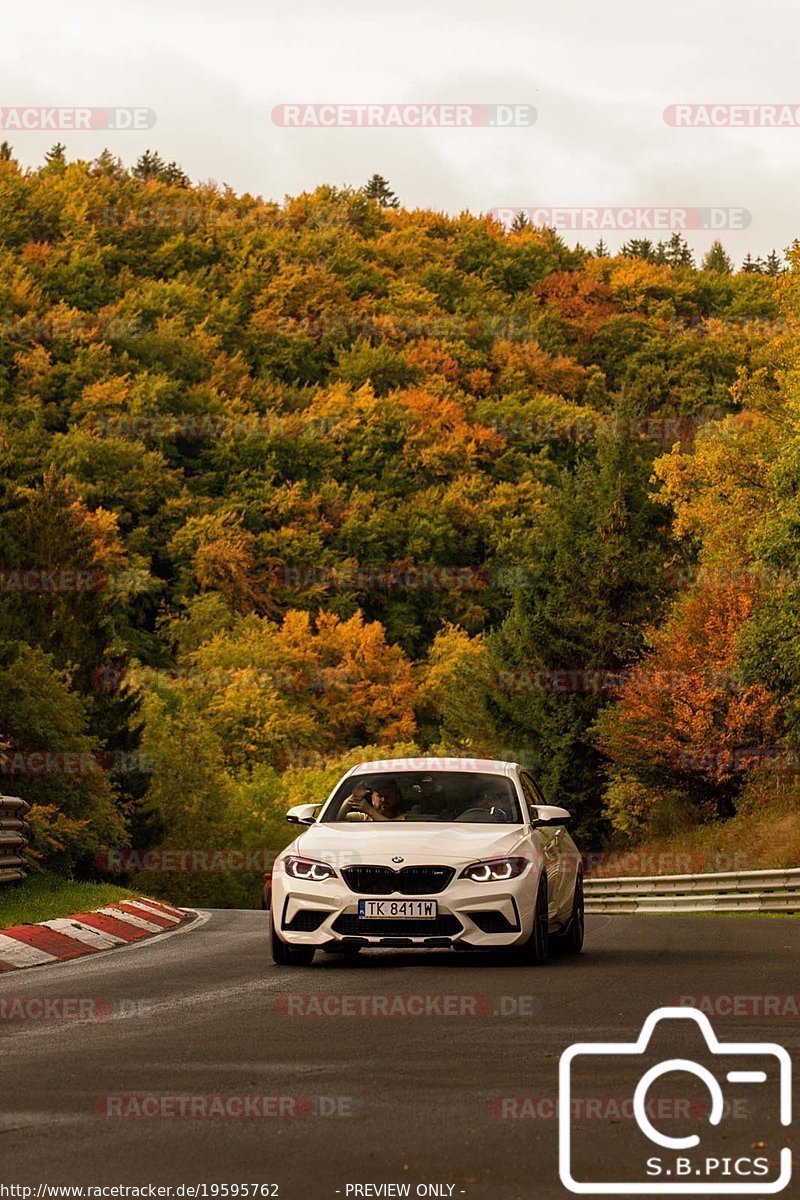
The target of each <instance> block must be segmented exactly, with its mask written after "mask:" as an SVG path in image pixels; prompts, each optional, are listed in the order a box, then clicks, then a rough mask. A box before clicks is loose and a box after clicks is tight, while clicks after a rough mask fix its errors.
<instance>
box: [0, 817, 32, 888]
mask: <svg viewBox="0 0 800 1200" xmlns="http://www.w3.org/2000/svg"><path fill="white" fill-rule="evenodd" d="M29 808H30V805H29V804H27V803H26V802H25V801H24V800H20V799H19V797H18V796H0V884H3V883H14V881H15V880H17V879H24V878H25V874H26V872H25V859H24V858H23V854H22V852H23V850H24V849H25V847H26V846H27V844H28V839H27V837H26V836H25V835H26V834H27V832H28V823H27V821H26V820H25V814H26V813H27V811H28V809H29Z"/></svg>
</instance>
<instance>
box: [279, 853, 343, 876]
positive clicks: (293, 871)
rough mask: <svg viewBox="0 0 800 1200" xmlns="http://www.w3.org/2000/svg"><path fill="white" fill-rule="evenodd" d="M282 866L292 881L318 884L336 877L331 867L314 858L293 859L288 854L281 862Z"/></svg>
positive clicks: (293, 857) (292, 856)
mask: <svg viewBox="0 0 800 1200" xmlns="http://www.w3.org/2000/svg"><path fill="white" fill-rule="evenodd" d="M283 866H284V870H285V871H286V874H287V875H291V877H292V879H310V880H311V881H312V882H313V883H320V882H321V880H323V879H334V878H335V877H336V872H335V871H334V869H333V867H330V866H328V864H327V863H324V862H317V860H316V859H314V858H295V856H294V855H292V854H290V855H288V856H287V857H286V858H285V859H284V860H283Z"/></svg>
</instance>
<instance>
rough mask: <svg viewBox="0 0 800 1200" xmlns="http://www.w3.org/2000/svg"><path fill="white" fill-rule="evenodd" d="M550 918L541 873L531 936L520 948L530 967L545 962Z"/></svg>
mask: <svg viewBox="0 0 800 1200" xmlns="http://www.w3.org/2000/svg"><path fill="white" fill-rule="evenodd" d="M549 924H550V917H549V915H548V911H547V876H546V875H545V873H544V871H542V875H541V878H540V880H539V890H538V891H537V893H536V908H535V910H534V914H533V929H532V930H531V936H530V937H529V938H528V940H527V942H526V943H525V945H524V946H523V947H522V950H521V954H522V957H523V959H524V960H525V962H527V963H528V964H529V965H530V966H533V967H539V966H542V965H543V964H544V963H546V962H547V956H548V953H549V950H550V936H549V933H548V927H549Z"/></svg>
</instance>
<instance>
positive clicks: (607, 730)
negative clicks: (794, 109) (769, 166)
mask: <svg viewBox="0 0 800 1200" xmlns="http://www.w3.org/2000/svg"><path fill="white" fill-rule="evenodd" d="M0 238H1V241H0V255H1V256H2V268H1V269H0V791H2V792H3V793H6V794H10V795H20V796H24V798H25V799H27V800H28V801H30V802H31V803H32V804H33V808H32V810H31V814H30V820H31V826H32V831H33V837H32V843H31V847H30V854H31V856H32V862H33V864H34V869H35V868H36V867H38V868H39V869H47V870H51V871H56V872H61V873H68V874H75V875H76V876H78V877H81V878H97V877H103V876H104V875H106V874H108V869H109V862H110V857H109V856H112V857H113V854H114V852H117V851H125V850H128V849H130V848H133V849H134V850H135V851H146V850H147V849H150V848H159V847H161V848H164V847H165V848H187V847H191V848H208V849H214V848H218V847H231V846H244V847H249V848H252V849H253V850H264V851H273V852H274V851H275V850H276V849H279V848H280V847H281V846H282V845H284V844H286V842H287V841H288V840H289V837H290V836H291V835H290V830H289V829H288V827H287V826H286V825H285V823H284V820H283V813H284V811H285V809H286V807H288V806H289V805H290V804H292V803H299V802H301V801H306V800H319V799H322V798H324V795H325V794H326V792H327V790H328V789H329V788H330V786H331V785H332V784H333V782H334V781H335V780H336V778H337V777H338V775H339V774H341V772H342V770H343V769H344V768H345V767H346V766H348V765H350V764H351V763H353V762H355V761H358V760H359V759H364V758H375V757H390V756H394V755H406V754H411V753H427V752H430V753H435V754H452V755H462V756H467V757H498V758H514V759H516V760H518V761H521V762H524V763H525V764H527V765H528V766H529V767H530V768H531V769H532V770H533V771H534V773H535V774H536V775H537V777H538V778H539V780H540V782H541V785H542V788H543V790H544V792H545V794H546V796H547V797H548V799H549V800H550V801H551V802H552V803H562V804H565V805H566V806H567V807H569V808H571V809H572V810H573V812H574V813H575V814H576V818H577V832H576V837H578V838H579V839H580V840H581V842H582V844H583V845H585V846H587V847H598V848H599V847H630V846H640V845H645V844H649V843H650V842H653V841H657V840H658V839H667V840H668V839H670V838H676V837H678V838H680V837H687V836H689V835H690V834H691V836H696V837H697V838H700V839H703V838H704V837H705V838H708V837H711V836H712V834H711V833H709V832H704V831H716V832H719V831H720V830H722V829H724V828H725V827H726V826H727V827H735V823H736V822H737V821H742V820H745V819H746V820H749V821H752V822H757V823H760V827H762V828H763V830H765V831H769V830H776V829H777V830H779V831H782V832H781V833H780V836H779V837H778V838H777V839H773V840H777V841H779V842H780V840H781V838H783V839H784V841H786V842H787V844H788V841H789V840H791V838H794V839H795V848H796V849H797V848H800V815H799V814H800V805H798V803H797V779H798V762H800V759H799V758H798V756H800V590H799V589H798V580H799V579H800V493H799V492H798V482H799V481H800V322H799V320H798V318H799V317H800V274H799V273H800V252H799V251H797V250H796V249H791V248H790V249H789V250H788V251H787V253H786V256H785V257H784V255H783V254H773V255H771V256H770V257H769V258H768V259H765V260H763V261H762V260H760V259H754V258H752V257H750V256H748V259H747V260H746V261H745V263H744V264H741V265H735V264H734V263H732V262H731V260H730V258H729V257H728V255H727V254H726V252H725V249H724V247H723V246H722V245H720V244H718V243H716V244H714V245H713V246H712V247H711V248H710V250H709V251H708V253H707V254H706V255H705V257H702V256H701V258H700V260H699V261H696V259H695V257H694V256H693V255H692V253H691V251H690V250H689V247H688V246H687V244H686V242H685V241H684V239H683V238H682V237H681V235H680V234H679V233H676V234H674V235H673V236H671V237H669V238H667V239H666V240H665V241H663V242H661V243H658V244H656V243H655V242H652V241H649V240H646V239H635V240H632V241H630V242H629V243H627V244H626V245H625V246H624V247H623V248H622V250H621V252H619V253H616V254H611V253H610V252H609V251H608V249H607V247H606V246H604V245H603V244H602V243H600V244H597V245H591V246H589V245H587V246H586V247H582V246H580V245H579V246H576V247H573V246H568V245H567V244H566V243H565V242H564V241H563V240H561V239H560V237H559V236H557V234H556V233H555V232H553V231H552V230H548V229H543V228H538V227H533V226H531V225H530V224H528V223H527V222H525V221H524V220H519V221H517V222H515V223H514V225H513V227H511V228H505V227H503V226H502V225H500V224H498V223H497V222H496V221H495V220H493V219H492V218H490V217H486V216H481V215H471V214H468V213H464V214H462V215H460V216H455V217H454V216H446V215H443V214H442V213H439V212H433V211H422V210H416V211H409V210H406V209H405V208H404V207H402V206H401V205H400V203H399V202H398V200H397V198H396V197H395V196H394V194H393V192H392V191H391V187H390V185H389V184H387V183H386V181H384V180H382V179H380V178H379V177H375V178H373V179H372V180H371V181H370V182H369V184H367V185H365V186H353V187H349V188H345V187H334V186H324V187H320V188H318V189H317V190H316V191H315V192H313V193H312V194H305V195H299V196H295V197H288V198H286V199H285V200H283V201H280V202H278V201H265V200H262V199H261V198H259V197H255V196H250V195H238V194H235V193H234V192H233V191H231V190H230V189H227V188H225V187H222V186H217V185H215V184H210V183H206V184H193V183H191V181H190V180H189V179H188V178H187V177H186V176H185V175H184V173H183V171H182V170H181V168H180V167H179V166H178V165H177V164H175V163H167V162H165V161H164V160H162V159H161V157H160V156H159V155H158V154H156V153H155V152H153V153H150V154H147V155H144V156H143V157H142V158H141V159H140V160H139V162H138V163H136V164H135V166H133V167H130V166H126V165H124V164H123V163H122V162H120V161H119V160H118V159H116V158H115V157H113V156H112V155H110V154H108V153H107V154H104V155H102V156H101V157H100V158H98V159H96V160H94V161H91V162H87V161H72V160H71V159H70V157H69V155H68V154H67V153H66V152H65V150H64V148H63V147H61V146H56V147H54V148H53V150H52V151H51V152H50V154H48V156H47V160H46V162H45V163H44V164H43V165H42V166H41V167H40V168H38V169H35V170H25V169H23V168H22V167H20V166H19V165H18V164H17V162H16V161H15V158H14V153H13V149H12V148H11V147H10V146H7V145H4V146H3V147H2V148H0ZM714 836H716V834H715V835H714ZM766 836H767V834H766V833H765V837H766ZM754 865H760V864H758V863H757V864H754ZM792 865H795V864H794V862H793V863H792ZM255 880H256V876H255V875H252V876H250V875H247V874H245V875H238V876H227V875H225V874H224V873H223V874H218V875H215V876H214V877H213V878H212V879H211V880H209V877H201V876H199V875H198V876H197V877H194V876H189V877H188V878H185V879H183V880H182V881H181V884H180V887H181V889H182V890H180V892H178V891H175V890H174V889H175V888H177V886H178V885H177V884H176V883H175V882H174V880H172V881H171V880H169V879H167V880H165V881H162V888H163V890H164V893H165V894H173V895H175V896H176V897H177V896H180V897H186V898H192V897H197V898H203V899H208V898H209V896H211V897H212V898H213V899H214V900H215V901H216V902H217V903H221V904H226V903H231V904H246V903H251V902H253V903H255V902H256V895H257V885H256V884H255V883H254V881H255ZM254 887H256V890H255V891H254ZM170 888H172V889H173V891H172V892H171V893H170Z"/></svg>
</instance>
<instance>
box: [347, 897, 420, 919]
mask: <svg viewBox="0 0 800 1200" xmlns="http://www.w3.org/2000/svg"><path fill="white" fill-rule="evenodd" d="M438 911H439V906H438V904H437V903H436V901H435V900H359V902H358V915H359V916H360V917H366V918H367V920H369V918H370V917H374V918H383V919H384V920H385V919H386V918H388V919H389V920H391V919H392V917H396V918H397V919H398V920H402V919H403V918H404V917H406V918H408V917H412V918H413V919H414V920H415V921H433V920H434V918H435V917H436V916H437V914H438Z"/></svg>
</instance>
